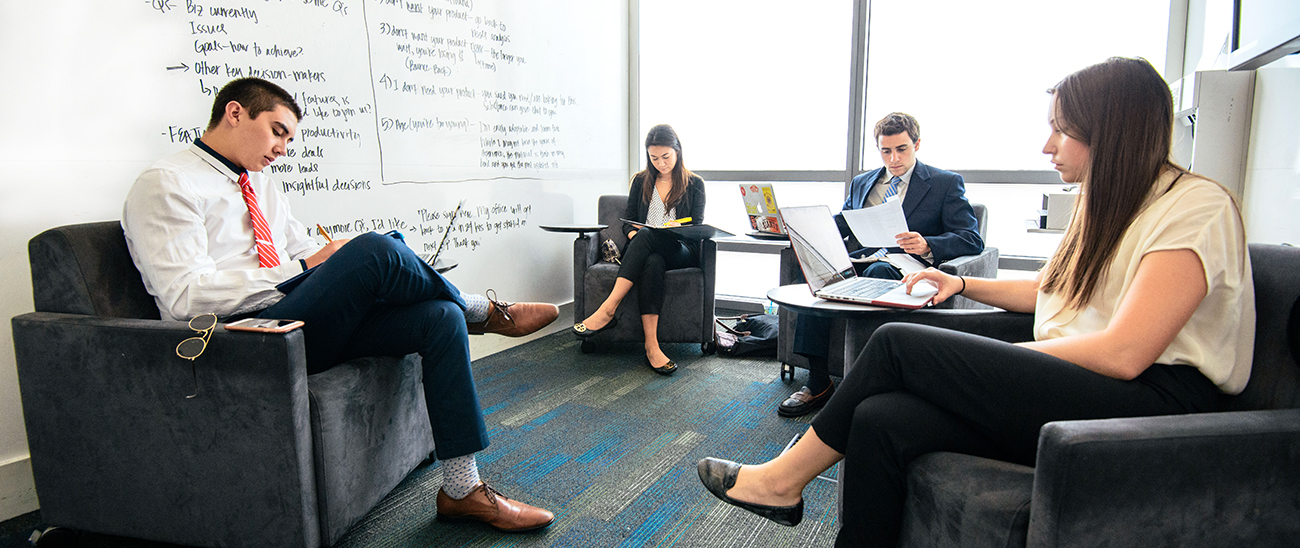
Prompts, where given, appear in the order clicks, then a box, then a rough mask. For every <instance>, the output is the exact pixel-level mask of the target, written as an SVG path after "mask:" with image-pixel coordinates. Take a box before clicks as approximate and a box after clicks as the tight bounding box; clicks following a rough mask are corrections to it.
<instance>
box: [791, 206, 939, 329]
mask: <svg viewBox="0 0 1300 548" xmlns="http://www.w3.org/2000/svg"><path fill="white" fill-rule="evenodd" d="M781 219H782V220H783V221H785V229H786V232H787V233H788V234H789V235H790V246H791V247H793V248H794V254H795V257H798V259H799V268H800V269H802V270H803V277H804V279H806V280H808V289H810V290H812V294H813V296H814V297H818V298H821V299H826V300H828V301H844V302H850V303H859V304H870V305H875V306H888V307H892V308H908V309H916V308H922V307H924V306H926V305H928V304H930V299H931V298H933V297H934V294H935V293H936V292H937V290H936V289H935V288H934V286H933V285H930V284H929V283H928V282H927V283H920V284H917V285H916V286H914V287H913V288H912V294H911V295H908V294H907V286H905V285H904V284H903V282H901V281H898V280H882V279H878V278H863V277H859V276H858V275H857V273H856V272H854V270H853V263H852V262H851V261H850V260H849V252H848V251H847V250H845V249H844V240H843V239H842V238H841V237H840V231H839V229H837V228H836V227H835V220H834V219H833V218H832V217H831V210H830V208H828V207H826V206H824V205H821V206H808V207H783V208H781Z"/></svg>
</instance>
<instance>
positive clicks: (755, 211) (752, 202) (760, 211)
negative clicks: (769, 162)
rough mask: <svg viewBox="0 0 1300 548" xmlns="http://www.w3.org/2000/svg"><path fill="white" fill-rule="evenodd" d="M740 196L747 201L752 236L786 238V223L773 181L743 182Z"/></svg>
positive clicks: (774, 238)
mask: <svg viewBox="0 0 1300 548" xmlns="http://www.w3.org/2000/svg"><path fill="white" fill-rule="evenodd" d="M740 197H741V199H742V200H743V201H744V202H745V214H746V215H749V226H750V228H752V229H753V230H752V231H751V232H750V233H749V236H750V237H751V238H760V239H764V240H784V239H786V233H785V225H784V224H783V223H782V222H781V213H780V211H779V210H778V209H777V206H776V192H775V191H773V190H772V184H771V183H741V184H740Z"/></svg>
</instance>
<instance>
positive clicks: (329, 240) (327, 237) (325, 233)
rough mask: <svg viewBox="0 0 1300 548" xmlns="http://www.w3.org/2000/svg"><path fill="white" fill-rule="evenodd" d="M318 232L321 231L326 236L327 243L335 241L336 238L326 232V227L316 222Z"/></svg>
mask: <svg viewBox="0 0 1300 548" xmlns="http://www.w3.org/2000/svg"><path fill="white" fill-rule="evenodd" d="M316 232H320V235H321V236H324V237H325V243H327V244H328V243H333V242H334V238H331V237H330V233H328V232H325V228H324V227H322V226H321V225H320V223H316Z"/></svg>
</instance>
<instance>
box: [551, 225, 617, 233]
mask: <svg viewBox="0 0 1300 548" xmlns="http://www.w3.org/2000/svg"><path fill="white" fill-rule="evenodd" d="M538 226H540V227H541V228H542V230H545V231H547V232H575V233H586V232H600V231H602V230H605V229H606V228H609V225H538Z"/></svg>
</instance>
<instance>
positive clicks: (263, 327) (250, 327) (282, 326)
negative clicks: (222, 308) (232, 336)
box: [226, 318, 302, 333]
mask: <svg viewBox="0 0 1300 548" xmlns="http://www.w3.org/2000/svg"><path fill="white" fill-rule="evenodd" d="M299 327H302V321H301V320H271V319H264V318H244V319H242V320H239V321H237V322H233V323H228V324H226V329H229V330H231V331H257V332H260V333H286V332H289V331H293V330H295V329H298V328H299Z"/></svg>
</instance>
